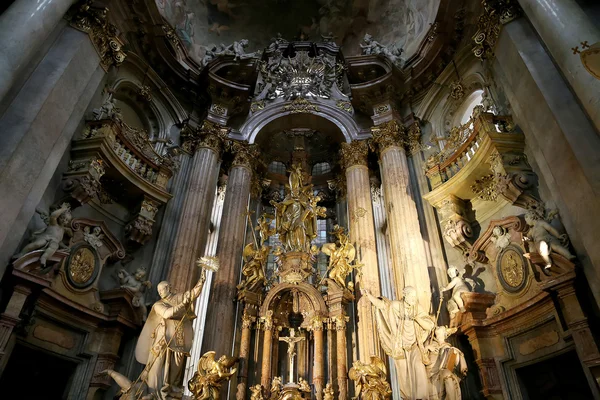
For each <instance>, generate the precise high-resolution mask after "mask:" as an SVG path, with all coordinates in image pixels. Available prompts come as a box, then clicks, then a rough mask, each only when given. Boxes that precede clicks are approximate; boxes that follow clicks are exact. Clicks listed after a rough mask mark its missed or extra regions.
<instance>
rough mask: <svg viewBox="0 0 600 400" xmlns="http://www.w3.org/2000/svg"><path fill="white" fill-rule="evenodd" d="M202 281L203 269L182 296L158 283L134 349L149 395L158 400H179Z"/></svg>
mask: <svg viewBox="0 0 600 400" xmlns="http://www.w3.org/2000/svg"><path fill="white" fill-rule="evenodd" d="M205 280H206V271H205V270H204V269H203V270H202V273H201V275H200V279H199V280H198V283H196V286H194V287H193V288H192V289H191V290H189V291H186V292H184V293H174V292H172V291H171V285H169V283H168V282H160V283H159V284H158V287H157V289H158V294H159V295H160V300H158V301H157V302H156V303H154V305H153V306H152V310H151V311H150V315H149V316H148V320H147V321H146V323H145V325H144V328H143V329H142V333H141V334H140V337H139V339H138V342H137V345H136V348H135V358H136V359H137V360H138V362H140V363H142V364H145V365H146V367H145V368H144V372H143V374H145V376H146V379H145V380H146V383H147V385H148V388H149V390H150V392H151V393H152V394H154V395H155V396H156V398H157V399H159V400H172V399H181V398H182V396H183V374H184V370H185V363H186V359H187V357H188V355H189V352H190V351H191V348H192V340H193V338H194V332H193V329H192V321H193V320H194V319H195V318H196V314H195V313H194V310H193V304H194V302H195V301H196V299H197V298H198V296H200V293H201V292H202V287H203V286H204V282H205Z"/></svg>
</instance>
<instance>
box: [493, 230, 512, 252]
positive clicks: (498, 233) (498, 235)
mask: <svg viewBox="0 0 600 400" xmlns="http://www.w3.org/2000/svg"><path fill="white" fill-rule="evenodd" d="M490 240H491V241H492V243H494V244H495V245H496V248H497V249H498V250H503V249H505V248H506V247H507V246H508V245H509V244H510V233H509V232H508V231H507V230H506V229H505V228H504V227H502V226H499V225H497V226H495V227H494V229H493V230H492V237H491V238H490Z"/></svg>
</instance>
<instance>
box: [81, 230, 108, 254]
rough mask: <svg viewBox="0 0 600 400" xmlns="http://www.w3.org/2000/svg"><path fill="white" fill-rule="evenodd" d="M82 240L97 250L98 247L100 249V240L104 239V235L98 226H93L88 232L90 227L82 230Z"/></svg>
mask: <svg viewBox="0 0 600 400" xmlns="http://www.w3.org/2000/svg"><path fill="white" fill-rule="evenodd" d="M83 239H84V240H85V241H86V242H88V243H89V244H90V246H92V247H93V248H95V249H97V248H98V247H102V245H103V243H102V239H104V233H102V228H101V227H99V226H95V227H94V229H92V230H91V231H90V227H89V226H86V227H85V228H83Z"/></svg>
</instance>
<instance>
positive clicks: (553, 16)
mask: <svg viewBox="0 0 600 400" xmlns="http://www.w3.org/2000/svg"><path fill="white" fill-rule="evenodd" d="M519 4H520V5H521V7H522V8H523V10H524V11H525V14H526V15H527V17H528V19H529V21H531V24H532V25H533V26H534V28H535V30H536V31H537V33H538V34H539V35H540V37H541V39H542V41H543V42H544V45H545V46H546V48H547V49H548V51H549V52H550V54H552V58H553V59H554V61H555V62H556V64H557V65H558V67H559V68H560V69H561V71H562V73H563V76H564V77H565V78H566V80H567V81H568V82H569V84H570V85H571V87H572V88H573V91H574V92H575V94H576V95H577V97H579V100H580V102H581V104H582V105H583V108H584V109H585V110H586V111H587V113H588V115H589V116H590V119H591V120H592V122H593V123H594V125H596V129H598V130H600V80H598V79H596V78H595V77H594V76H592V75H591V74H590V73H589V72H588V71H587V70H586V69H585V67H584V65H583V64H582V62H581V59H580V57H579V56H577V55H574V54H573V51H572V48H573V47H575V46H581V44H580V43H581V42H585V41H587V42H588V43H589V45H592V44H594V43H597V42H600V28H599V27H598V26H596V25H594V23H593V21H592V18H591V17H590V16H588V15H587V14H586V13H585V11H583V9H582V8H581V7H580V6H579V4H577V1H575V0H519ZM582 50H583V49H582Z"/></svg>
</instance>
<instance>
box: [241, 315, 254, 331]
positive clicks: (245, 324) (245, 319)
mask: <svg viewBox="0 0 600 400" xmlns="http://www.w3.org/2000/svg"><path fill="white" fill-rule="evenodd" d="M255 319H256V318H255V317H253V316H251V315H250V314H248V313H246V312H244V314H243V315H242V329H250V328H252V324H253V323H254V320H255Z"/></svg>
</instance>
